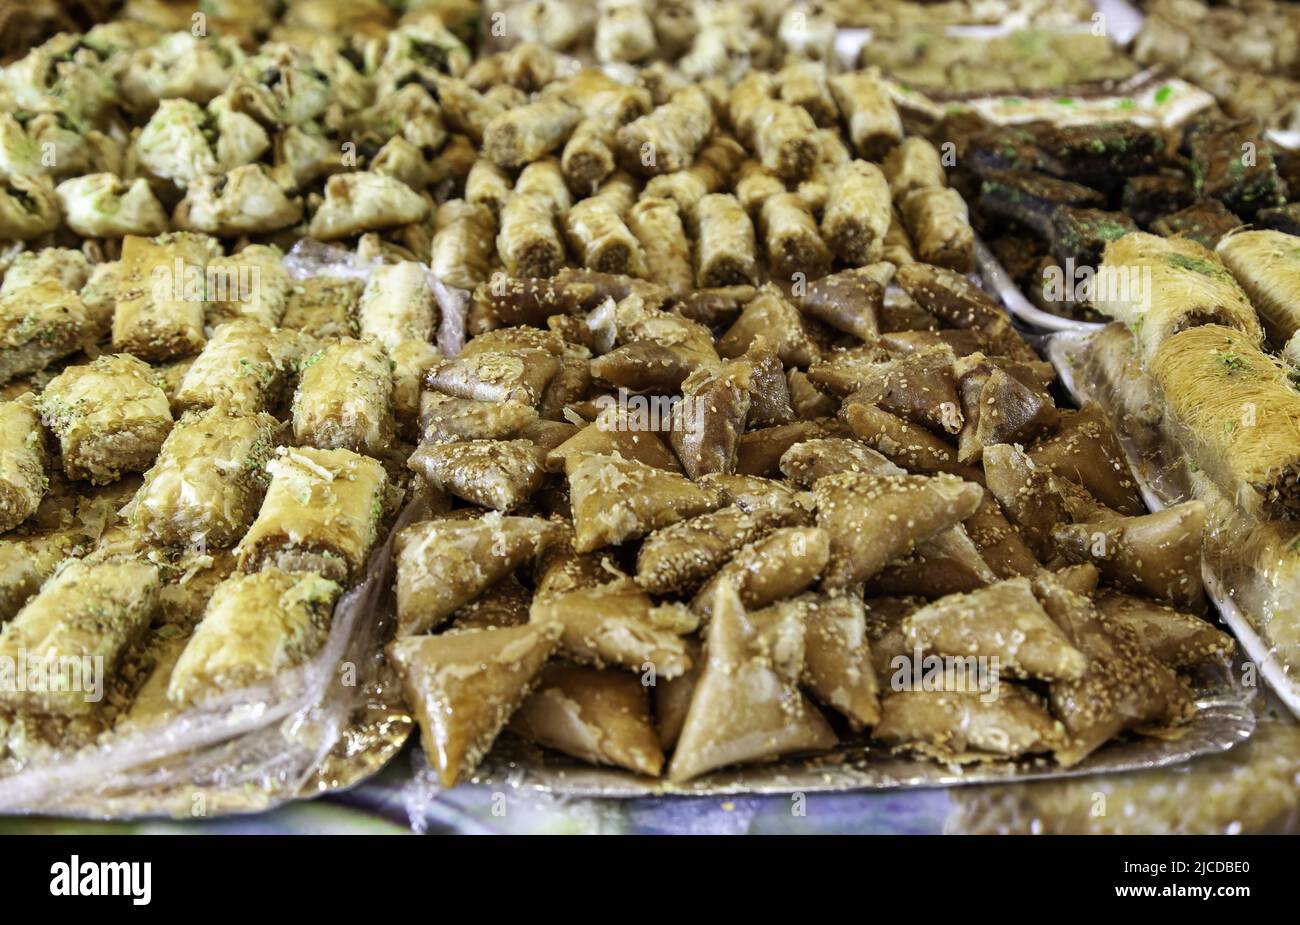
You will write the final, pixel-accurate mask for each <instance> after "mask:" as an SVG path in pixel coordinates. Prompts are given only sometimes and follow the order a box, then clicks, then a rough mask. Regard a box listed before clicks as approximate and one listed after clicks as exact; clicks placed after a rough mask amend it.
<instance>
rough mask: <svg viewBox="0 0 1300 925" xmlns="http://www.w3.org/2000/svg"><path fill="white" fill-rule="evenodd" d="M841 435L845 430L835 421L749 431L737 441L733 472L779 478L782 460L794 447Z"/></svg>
mask: <svg viewBox="0 0 1300 925" xmlns="http://www.w3.org/2000/svg"><path fill="white" fill-rule="evenodd" d="M843 432H844V428H843V427H842V426H841V425H840V424H839V422H838V421H836V420H835V419H834V418H816V419H812V420H807V421H792V422H791V423H789V424H778V425H776V426H775V427H760V428H758V429H757V430H751V431H749V432H748V433H747V434H745V435H743V436H742V437H741V438H740V445H739V447H738V448H737V450H736V472H738V473H740V474H741V475H761V476H766V475H774V474H778V473H779V472H780V465H781V457H782V456H783V455H784V454H785V452H786V450H788V449H790V447H792V446H794V445H795V444H796V443H802V442H803V441H805V440H811V439H813V438H815V437H829V436H839V435H840V434H842V433H843Z"/></svg>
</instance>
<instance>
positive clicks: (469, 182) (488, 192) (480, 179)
mask: <svg viewBox="0 0 1300 925" xmlns="http://www.w3.org/2000/svg"><path fill="white" fill-rule="evenodd" d="M510 185H511V184H510V176H509V174H507V173H506V172H505V171H504V170H502V169H501V168H500V167H498V166H497V165H496V164H494V163H492V162H491V161H490V160H488V159H487V158H485V157H481V158H479V159H478V160H476V161H475V162H474V166H473V167H471V168H470V169H469V176H467V177H466V178H465V201H466V202H468V203H471V204H472V205H485V206H487V207H488V208H489V209H491V210H492V214H493V215H498V214H500V212H501V207H502V206H503V205H505V201H506V200H507V199H509V198H510ZM435 275H436V274H435Z"/></svg>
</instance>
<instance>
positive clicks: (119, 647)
mask: <svg viewBox="0 0 1300 925" xmlns="http://www.w3.org/2000/svg"><path fill="white" fill-rule="evenodd" d="M158 588H159V575H158V567H157V566H156V565H154V564H152V563H151V562H148V561H143V560H139V559H137V560H133V561H132V560H125V561H105V562H94V563H90V562H85V561H82V560H80V559H72V560H70V561H68V563H67V564H66V565H64V566H63V567H62V568H60V569H59V571H58V572H57V573H55V575H54V576H53V577H52V578H51V579H50V580H49V581H47V582H46V583H45V585H44V586H43V587H42V588H41V590H40V592H39V593H38V594H37V595H36V596H35V597H33V598H32V599H31V600H30V601H28V602H27V604H26V606H24V607H23V608H22V610H20V611H18V614H17V616H15V617H14V618H13V619H12V620H10V621H9V622H8V623H6V624H5V627H4V631H3V632H0V657H3V658H4V659H6V660H7V661H8V662H9V664H10V665H14V664H19V663H24V664H25V663H26V661H27V660H28V659H39V658H46V657H51V658H54V659H55V660H59V659H77V660H79V661H80V660H82V659H91V660H98V661H99V664H100V665H102V669H101V670H100V674H99V682H98V683H99V684H100V685H103V686H105V687H106V686H107V685H108V684H109V683H111V681H112V679H114V678H115V677H116V676H117V672H118V668H119V666H120V665H121V663H122V661H123V659H124V658H125V657H126V655H127V653H128V652H129V650H130V649H131V647H132V646H133V645H135V644H136V643H138V642H139V641H140V640H141V639H142V638H143V637H144V635H145V633H146V632H147V631H148V629H149V624H150V623H151V622H152V621H153V619H154V617H155V616H156V615H157V612H158ZM11 671H12V668H11ZM87 683H90V681H89V679H87ZM89 693H90V692H89V691H87V690H82V689H65V688H64V686H63V685H57V684H53V685H51V684H42V685H39V686H38V687H37V688H36V689H32V690H28V688H27V685H25V684H23V685H14V684H13V683H12V682H11V683H9V684H7V685H5V686H4V689H3V690H0V705H3V706H4V707H6V708H7V709H8V710H10V711H14V710H17V711H21V712H24V713H34V714H38V715H43V716H62V717H76V716H86V715H88V714H91V713H93V712H95V711H96V710H97V708H98V707H99V706H100V705H101V704H102V703H103V701H104V697H101V698H100V699H95V698H92V697H91V696H88V694H89ZM102 693H103V691H102V689H101V694H102Z"/></svg>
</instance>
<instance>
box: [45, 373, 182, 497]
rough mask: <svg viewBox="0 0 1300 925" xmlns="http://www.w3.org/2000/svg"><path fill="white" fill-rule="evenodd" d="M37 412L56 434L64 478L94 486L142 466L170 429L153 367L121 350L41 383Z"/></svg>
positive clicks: (163, 395)
mask: <svg viewBox="0 0 1300 925" xmlns="http://www.w3.org/2000/svg"><path fill="white" fill-rule="evenodd" d="M41 414H42V416H43V417H44V419H45V420H46V422H47V424H48V426H49V428H50V429H51V430H52V431H54V435H55V436H56V437H58V439H59V445H60V448H61V449H62V451H63V471H64V472H65V473H66V474H67V476H68V478H70V479H89V480H90V481H91V482H93V483H95V484H96V485H103V484H105V483H107V482H112V481H116V480H117V479H118V478H120V477H121V475H122V473H124V472H143V471H144V470H145V469H148V468H149V466H150V465H152V464H153V461H154V458H155V457H156V456H157V455H158V450H159V448H160V447H161V446H162V443H163V440H165V439H166V438H167V434H168V433H169V432H170V431H171V429H172V412H171V406H170V405H169V403H168V401H167V395H166V393H165V392H163V390H162V389H160V388H159V387H158V385H157V384H156V382H155V379H154V372H153V370H152V369H151V368H150V367H149V366H148V365H147V364H145V363H142V362H140V361H139V360H137V359H136V358H135V357H133V356H128V355H126V354H119V355H116V356H101V357H99V358H98V359H97V360H95V362H93V363H89V364H87V365H85V366H71V367H69V368H68V369H65V370H64V371H63V372H62V373H60V374H59V375H58V376H56V377H54V379H53V380H52V381H51V382H50V384H49V385H47V386H46V387H45V392H44V393H43V394H42V395H41Z"/></svg>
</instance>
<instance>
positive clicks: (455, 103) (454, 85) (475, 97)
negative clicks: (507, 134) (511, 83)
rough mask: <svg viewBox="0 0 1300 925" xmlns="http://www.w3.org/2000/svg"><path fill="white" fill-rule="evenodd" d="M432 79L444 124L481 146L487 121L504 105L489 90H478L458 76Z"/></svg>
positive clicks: (494, 116)
mask: <svg viewBox="0 0 1300 925" xmlns="http://www.w3.org/2000/svg"><path fill="white" fill-rule="evenodd" d="M436 81H437V83H436V86H437V88H438V105H439V106H441V107H442V115H443V118H445V119H446V120H447V124H448V126H450V127H451V129H452V130H453V131H457V132H463V133H464V134H466V135H468V136H469V137H470V138H471V139H473V141H474V143H475V144H476V145H480V146H481V145H482V143H483V136H484V134H485V131H486V129H487V127H488V125H489V124H491V122H492V120H493V119H495V118H496V117H497V116H499V115H501V114H502V113H503V112H505V111H506V109H507V108H508V107H507V106H505V105H504V103H503V102H502V101H500V100H499V99H497V98H496V97H494V96H493V95H491V94H485V93H479V92H478V91H477V90H475V89H474V88H473V87H471V86H470V85H469V84H467V83H466V82H465V81H464V80H461V79H460V78H458V77H445V76H438V77H437V78H436Z"/></svg>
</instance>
